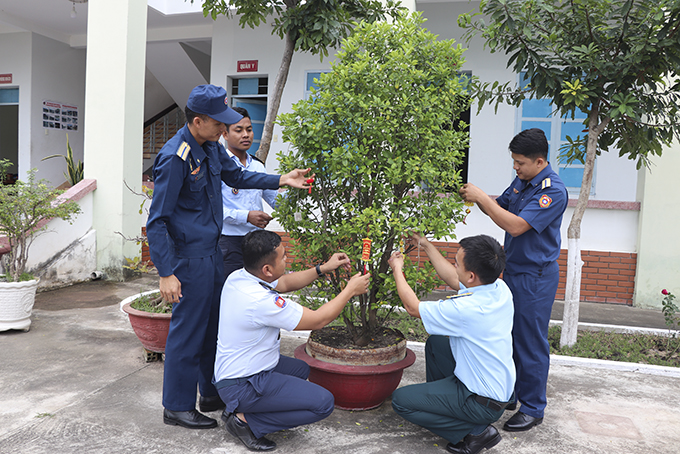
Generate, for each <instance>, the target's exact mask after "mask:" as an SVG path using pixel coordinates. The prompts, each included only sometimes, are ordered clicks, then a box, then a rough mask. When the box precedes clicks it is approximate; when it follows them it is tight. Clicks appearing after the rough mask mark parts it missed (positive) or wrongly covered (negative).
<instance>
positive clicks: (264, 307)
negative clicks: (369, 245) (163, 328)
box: [214, 230, 370, 451]
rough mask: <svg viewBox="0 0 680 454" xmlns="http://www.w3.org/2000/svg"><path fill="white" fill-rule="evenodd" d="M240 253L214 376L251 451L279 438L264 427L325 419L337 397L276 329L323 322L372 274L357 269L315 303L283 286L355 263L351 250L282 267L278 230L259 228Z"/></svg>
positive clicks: (227, 290)
mask: <svg viewBox="0 0 680 454" xmlns="http://www.w3.org/2000/svg"><path fill="white" fill-rule="evenodd" d="M243 260H244V268H242V269H240V270H237V271H235V272H233V273H232V274H231V275H230V276H229V278H228V279H227V281H226V282H225V284H224V288H223V289H222V300H221V303H220V304H221V305H220V319H219V333H218V336H217V355H216V358H215V375H214V382H215V387H216V388H217V391H218V393H219V395H220V398H221V399H222V401H223V402H224V403H225V404H226V409H225V414H224V415H225V416H224V417H225V419H226V426H227V430H228V431H229V433H230V434H232V435H233V436H235V437H237V438H239V439H240V440H241V441H242V442H243V444H244V445H245V446H246V447H247V448H248V449H250V450H252V451H270V450H272V449H274V448H275V447H276V443H274V442H273V441H271V440H268V439H267V438H265V437H264V436H265V435H266V434H268V433H272V432H276V431H279V430H282V429H289V428H291V427H297V426H300V425H303V424H310V423H313V422H316V421H319V420H321V419H324V418H326V417H327V416H328V415H330V414H331V412H332V411H333V405H334V403H335V402H334V399H333V395H332V394H331V393H330V392H328V391H327V390H326V389H324V388H322V387H321V386H319V385H316V384H314V383H310V382H308V381H307V376H308V375H309V366H308V365H307V363H305V362H304V361H301V360H298V359H295V358H289V357H287V356H282V355H281V354H280V350H279V347H280V337H279V330H280V329H282V328H283V329H287V330H313V329H321V328H323V327H324V326H326V325H327V324H328V323H330V322H331V321H333V320H334V319H335V318H336V317H337V316H338V315H339V314H340V312H341V311H342V309H343V308H344V307H345V305H346V304H347V302H349V300H350V299H351V298H352V297H353V296H356V295H361V294H363V293H366V291H367V290H368V282H369V279H370V274H365V275H361V274H358V273H357V274H356V275H354V276H352V278H351V279H350V280H349V281H348V282H347V285H346V286H345V288H344V289H343V290H342V291H341V292H340V293H339V294H338V296H336V297H335V298H333V299H332V300H330V301H329V302H327V303H326V304H324V305H323V306H321V307H320V308H318V309H316V310H311V309H309V308H307V307H303V306H300V305H299V304H298V303H296V302H295V301H292V300H289V299H286V298H284V297H283V296H282V295H280V294H279V292H283V293H285V292H291V291H295V290H299V289H301V288H303V287H305V286H307V285H309V284H311V283H312V282H313V281H314V280H315V279H317V278H319V277H323V276H324V273H327V272H330V271H333V270H335V269H337V268H339V267H344V268H345V269H347V270H349V269H351V268H350V265H349V258H348V257H347V255H346V254H344V253H337V254H334V255H333V256H332V257H331V258H330V259H329V260H328V261H327V262H326V263H322V264H318V265H316V267H313V268H310V269H308V270H305V271H298V272H296V273H290V274H285V270H286V251H285V249H284V246H283V244H282V243H281V237H280V236H279V235H277V234H276V233H274V232H270V231H267V230H255V231H253V232H250V233H248V234H247V235H246V236H245V238H244V240H243Z"/></svg>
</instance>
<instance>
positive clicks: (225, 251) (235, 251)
mask: <svg viewBox="0 0 680 454" xmlns="http://www.w3.org/2000/svg"><path fill="white" fill-rule="evenodd" d="M243 238H245V236H235V235H222V236H221V237H220V249H221V250H222V260H223V262H224V279H225V280H226V279H227V278H228V277H229V275H230V274H231V273H233V272H234V271H236V270H240V269H241V268H243V251H242V248H243Z"/></svg>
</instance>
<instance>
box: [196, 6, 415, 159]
mask: <svg viewBox="0 0 680 454" xmlns="http://www.w3.org/2000/svg"><path fill="white" fill-rule="evenodd" d="M191 2H192V3H193V2H194V0H191ZM202 3H203V15H204V16H206V17H207V16H208V15H209V16H210V17H212V18H213V19H216V18H217V16H218V15H224V16H226V17H233V16H238V17H239V25H240V26H241V27H242V28H244V27H245V26H246V25H247V26H249V27H250V28H255V27H259V26H260V25H262V24H264V25H267V24H268V23H269V22H270V21H271V24H272V30H271V33H272V34H274V33H275V34H277V35H278V36H279V37H280V38H281V39H282V40H283V42H284V50H283V55H282V56H281V65H280V66H279V71H278V73H277V74H276V80H275V82H274V85H273V88H272V91H271V96H270V98H269V103H268V104H267V117H266V118H265V121H264V128H263V131H262V138H261V140H260V148H259V149H258V150H257V154H256V156H257V158H258V159H259V160H260V161H262V162H266V161H267V155H268V154H269V148H270V146H271V141H272V134H273V131H274V121H275V120H276V115H277V113H278V111H279V106H280V104H281V96H282V95H283V87H284V86H285V85H286V81H287V80H288V71H289V70H290V64H291V62H292V61H293V54H294V53H295V52H298V51H300V52H310V53H311V54H312V55H319V56H320V57H321V58H323V57H324V56H326V57H327V56H328V49H333V48H335V47H337V46H338V45H339V44H340V41H341V40H342V39H343V38H346V37H347V36H348V35H349V33H350V32H351V31H352V24H353V23H354V21H359V20H366V21H369V22H373V21H376V20H381V19H385V17H387V16H394V15H395V14H397V12H398V11H399V10H401V9H404V8H403V7H401V6H399V4H398V3H397V2H395V1H394V0H386V1H380V0H266V1H263V0H202ZM267 29H269V27H267Z"/></svg>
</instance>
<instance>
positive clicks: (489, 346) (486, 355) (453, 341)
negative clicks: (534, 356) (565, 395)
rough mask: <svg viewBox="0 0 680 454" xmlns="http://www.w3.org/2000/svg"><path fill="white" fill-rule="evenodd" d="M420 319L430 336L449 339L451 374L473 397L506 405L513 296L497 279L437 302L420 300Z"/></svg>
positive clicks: (511, 383)
mask: <svg viewBox="0 0 680 454" xmlns="http://www.w3.org/2000/svg"><path fill="white" fill-rule="evenodd" d="M419 309H420V316H421V318H422V320H423V325H424V326H425V329H426V330H427V332H428V333H430V334H435V335H437V334H438V335H442V336H448V337H449V345H450V346H451V353H452V354H453V357H454V359H455V360H456V370H455V371H454V374H455V375H456V377H458V379H459V380H460V381H461V382H463V384H464V385H465V386H467V388H468V389H469V390H470V391H472V392H473V393H476V394H479V395H480V396H484V397H489V398H491V399H495V400H497V401H499V402H507V401H508V400H509V399H510V397H511V396H512V391H513V390H514V388H515V363H514V362H513V360H512V320H513V315H514V307H513V304H512V293H511V292H510V289H509V288H508V286H507V285H506V284H505V282H503V281H502V280H501V279H497V280H496V282H494V283H493V284H487V285H480V286H477V287H471V288H466V287H465V286H464V285H463V284H461V285H460V291H459V292H458V295H457V296H455V297H453V298H449V299H445V300H439V301H423V302H422V303H421V304H420V306H419Z"/></svg>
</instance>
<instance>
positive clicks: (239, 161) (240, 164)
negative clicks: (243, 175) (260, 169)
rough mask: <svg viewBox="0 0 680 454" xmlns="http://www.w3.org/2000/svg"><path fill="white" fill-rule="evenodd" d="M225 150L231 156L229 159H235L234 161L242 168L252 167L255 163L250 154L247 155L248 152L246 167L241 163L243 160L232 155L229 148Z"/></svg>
mask: <svg viewBox="0 0 680 454" xmlns="http://www.w3.org/2000/svg"><path fill="white" fill-rule="evenodd" d="M224 149H225V150H227V154H228V155H229V157H230V158H231V159H233V161H234V162H235V163H236V164H238V165H239V166H240V167H243V168H248V166H249V165H250V163H251V162H253V157H252V156H250V153H247V152H246V165H245V166H244V165H243V164H242V163H241V160H240V159H239V158H238V156H236V155H235V154H234V153H232V152H231V150H230V149H229V148H227V147H224Z"/></svg>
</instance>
